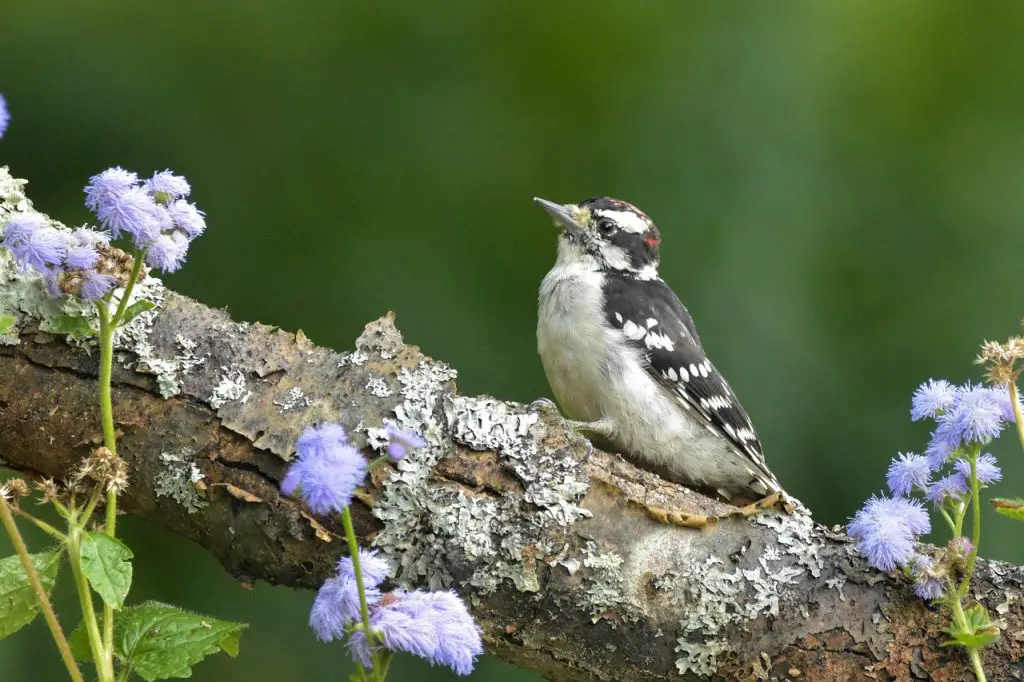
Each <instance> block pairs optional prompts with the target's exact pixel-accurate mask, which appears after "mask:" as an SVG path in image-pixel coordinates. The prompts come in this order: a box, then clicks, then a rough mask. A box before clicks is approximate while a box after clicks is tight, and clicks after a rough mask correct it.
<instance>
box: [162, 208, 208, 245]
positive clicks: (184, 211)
mask: <svg viewBox="0 0 1024 682" xmlns="http://www.w3.org/2000/svg"><path fill="white" fill-rule="evenodd" d="M167 209H168V210H169V211H170V212H171V219H172V220H174V224H175V226H176V227H178V228H179V229H182V230H184V231H185V233H186V234H187V235H188V236H189V237H198V236H199V235H201V234H202V233H203V232H204V231H205V230H206V218H205V217H204V214H203V212H202V211H200V210H199V209H198V208H196V205H195V204H191V203H189V202H187V201H185V200H184V199H178V200H177V201H175V202H174V203H172V204H171V205H170V206H168V207H167Z"/></svg>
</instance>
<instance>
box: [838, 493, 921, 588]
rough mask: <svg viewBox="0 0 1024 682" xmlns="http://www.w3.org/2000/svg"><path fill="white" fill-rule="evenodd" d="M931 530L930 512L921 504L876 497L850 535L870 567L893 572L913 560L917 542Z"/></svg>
mask: <svg viewBox="0 0 1024 682" xmlns="http://www.w3.org/2000/svg"><path fill="white" fill-rule="evenodd" d="M930 530H931V521H930V520H929V519H928V512H926V511H925V510H924V507H922V506H921V505H920V503H918V502H917V501H915V500H909V499H907V498H903V497H894V498H889V497H872V498H871V499H869V500H868V501H867V502H866V503H865V504H864V506H863V507H862V508H861V509H860V510H858V511H857V513H856V514H855V515H854V517H853V519H852V520H851V522H850V525H849V529H848V532H849V534H850V537H852V538H854V539H856V540H857V546H858V548H859V549H860V551H861V552H862V553H863V554H864V556H865V557H867V560H868V563H870V564H871V565H872V566H874V567H875V568H877V569H878V570H880V571H891V570H893V569H895V568H896V566H900V565H905V564H906V563H907V562H908V561H910V560H911V559H912V558H913V556H914V547H915V544H916V542H917V538H918V537H919V536H921V535H925V534H926V533H928V532H929V531H930Z"/></svg>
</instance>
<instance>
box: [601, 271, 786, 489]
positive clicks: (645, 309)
mask: <svg viewBox="0 0 1024 682" xmlns="http://www.w3.org/2000/svg"><path fill="white" fill-rule="evenodd" d="M605 277H606V280H605V286H604V312H605V317H606V319H607V321H608V322H609V324H611V325H612V326H613V327H614V328H616V329H619V330H622V331H623V333H624V334H625V335H626V337H627V343H628V344H629V345H631V346H632V347H633V348H636V349H637V350H639V351H640V352H641V353H642V355H643V357H644V359H645V360H646V363H645V369H646V370H647V373H648V375H650V376H651V378H653V379H654V380H655V381H656V382H657V383H658V384H659V385H661V386H662V387H664V388H665V389H666V390H668V391H669V392H670V393H671V395H673V396H674V397H676V398H677V399H680V400H682V401H683V402H684V404H685V405H687V406H689V407H690V408H691V414H694V415H698V416H699V417H700V418H702V419H703V420H705V421H706V423H707V425H708V426H709V427H711V428H712V429H713V430H714V431H715V432H716V433H717V434H718V435H720V436H721V437H722V438H724V439H725V440H726V441H728V442H729V443H730V444H731V445H732V446H733V449H734V450H735V451H736V452H737V454H740V455H741V456H744V457H745V458H746V459H747V460H749V461H750V463H751V469H752V470H754V471H755V472H756V473H757V474H759V476H758V478H760V479H761V480H762V482H763V483H765V484H766V485H768V486H769V488H772V487H774V488H775V489H779V488H780V486H779V484H778V482H777V481H776V479H775V477H774V476H773V475H772V473H771V472H770V471H769V470H768V467H767V465H766V463H765V459H764V452H763V450H762V447H761V441H760V440H759V439H758V437H757V433H756V431H755V430H754V425H753V423H752V422H751V420H750V417H749V416H748V415H747V412H746V410H744V409H743V406H742V405H740V402H739V400H738V399H737V398H736V394H735V393H734V392H733V390H732V387H731V386H729V384H728V382H726V380H725V378H724V377H722V375H721V374H719V373H718V370H716V369H715V367H714V365H713V364H711V361H710V360H709V359H708V357H707V355H706V354H705V352H704V348H703V346H702V345H701V342H700V337H699V336H698V335H697V328H696V327H695V326H694V324H693V319H692V318H691V317H690V313H689V312H688V311H687V310H686V306H684V305H683V303H682V301H680V300H679V297H678V296H676V294H675V292H673V291H672V289H670V288H669V286H668V285H667V284H665V282H664V281H662V280H661V279H651V280H639V279H635V278H632V277H629V276H628V275H624V274H617V273H605ZM702 366H703V367H704V369H705V371H706V372H707V376H704V373H703V372H701V371H700V369H701V367H702ZM695 368H696V369H697V371H696V372H694V371H693V370H694V369H695Z"/></svg>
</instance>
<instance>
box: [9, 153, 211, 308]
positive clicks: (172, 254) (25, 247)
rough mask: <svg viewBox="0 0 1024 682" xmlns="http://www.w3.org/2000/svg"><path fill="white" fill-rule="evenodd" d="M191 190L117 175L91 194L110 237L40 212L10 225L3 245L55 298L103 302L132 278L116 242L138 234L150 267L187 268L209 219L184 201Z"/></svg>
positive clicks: (172, 181) (105, 175) (176, 180)
mask: <svg viewBox="0 0 1024 682" xmlns="http://www.w3.org/2000/svg"><path fill="white" fill-rule="evenodd" d="M189 191H190V188H189V185H188V182H186V181H185V179H184V178H182V177H180V176H177V175H174V174H173V173H171V172H170V171H162V172H160V173H156V174H155V175H154V176H153V177H152V178H150V179H149V180H147V181H145V182H144V183H142V182H140V181H139V179H138V176H137V175H136V174H135V173H132V172H130V171H126V170H124V169H122V168H111V169H108V170H105V171H103V172H102V173H100V174H99V175H96V176H93V177H92V178H91V179H90V181H89V184H88V185H87V186H86V188H85V194H86V201H85V205H86V206H87V207H88V208H90V209H91V210H93V211H94V212H95V213H96V216H97V217H98V218H99V219H100V222H101V224H102V225H103V226H104V227H105V228H106V229H107V230H109V233H107V232H99V231H97V230H93V229H89V228H87V227H80V228H78V229H75V230H66V229H59V228H57V227H55V226H54V225H52V224H51V223H50V221H49V220H47V219H46V217H44V216H43V215H41V214H39V213H18V214H15V215H14V216H13V217H11V218H10V219H9V220H8V221H7V224H6V226H5V228H4V232H3V246H5V247H6V248H7V249H8V250H10V252H11V254H12V255H13V256H14V258H15V259H16V260H17V261H18V263H19V264H20V266H21V268H22V270H27V269H28V268H34V269H35V270H38V271H39V272H40V273H41V274H42V275H43V278H44V279H45V281H46V283H47V286H48V287H49V289H50V291H51V293H53V294H54V295H55V296H59V295H65V294H66V295H71V296H78V297H79V298H82V299H84V300H86V301H97V300H99V299H101V298H103V297H104V296H106V295H107V294H108V293H110V291H111V290H113V289H114V287H117V286H122V287H123V286H125V285H126V284H127V282H128V280H129V278H130V276H131V271H132V265H133V261H132V258H131V257H129V256H128V255H127V254H126V253H125V252H123V251H121V250H119V249H115V248H112V247H111V245H110V239H111V236H113V237H115V238H116V237H120V236H122V235H124V234H128V235H131V237H132V239H133V242H134V246H135V248H136V249H138V250H139V251H141V252H143V253H145V259H146V263H147V264H148V265H150V266H151V267H154V268H159V269H162V270H165V271H167V272H174V271H175V270H177V269H178V268H180V267H181V264H182V263H183V262H184V260H185V253H186V252H187V250H188V245H189V243H190V241H191V240H192V239H193V238H195V237H197V236H199V235H200V234H202V232H203V230H205V229H206V222H205V220H204V219H203V213H202V212H201V211H200V210H199V209H197V208H196V207H195V206H194V205H193V204H190V203H189V202H187V201H185V199H184V197H186V196H188V194H189Z"/></svg>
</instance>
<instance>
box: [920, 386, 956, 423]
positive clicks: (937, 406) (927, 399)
mask: <svg viewBox="0 0 1024 682" xmlns="http://www.w3.org/2000/svg"><path fill="white" fill-rule="evenodd" d="M955 400H956V389H955V388H954V387H953V385H952V384H951V383H949V382H948V381H946V380H945V379H937V380H936V379H929V380H928V381H926V382H924V383H923V384H921V385H920V386H919V387H918V389H917V390H916V391H914V396H913V398H911V401H910V406H911V407H910V418H911V419H912V420H914V421H919V420H921V419H924V418H925V417H931V418H932V419H935V418H937V417H938V416H939V415H940V414H942V413H943V412H945V411H946V410H948V409H949V408H951V407H952V406H953V403H954V401H955Z"/></svg>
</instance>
